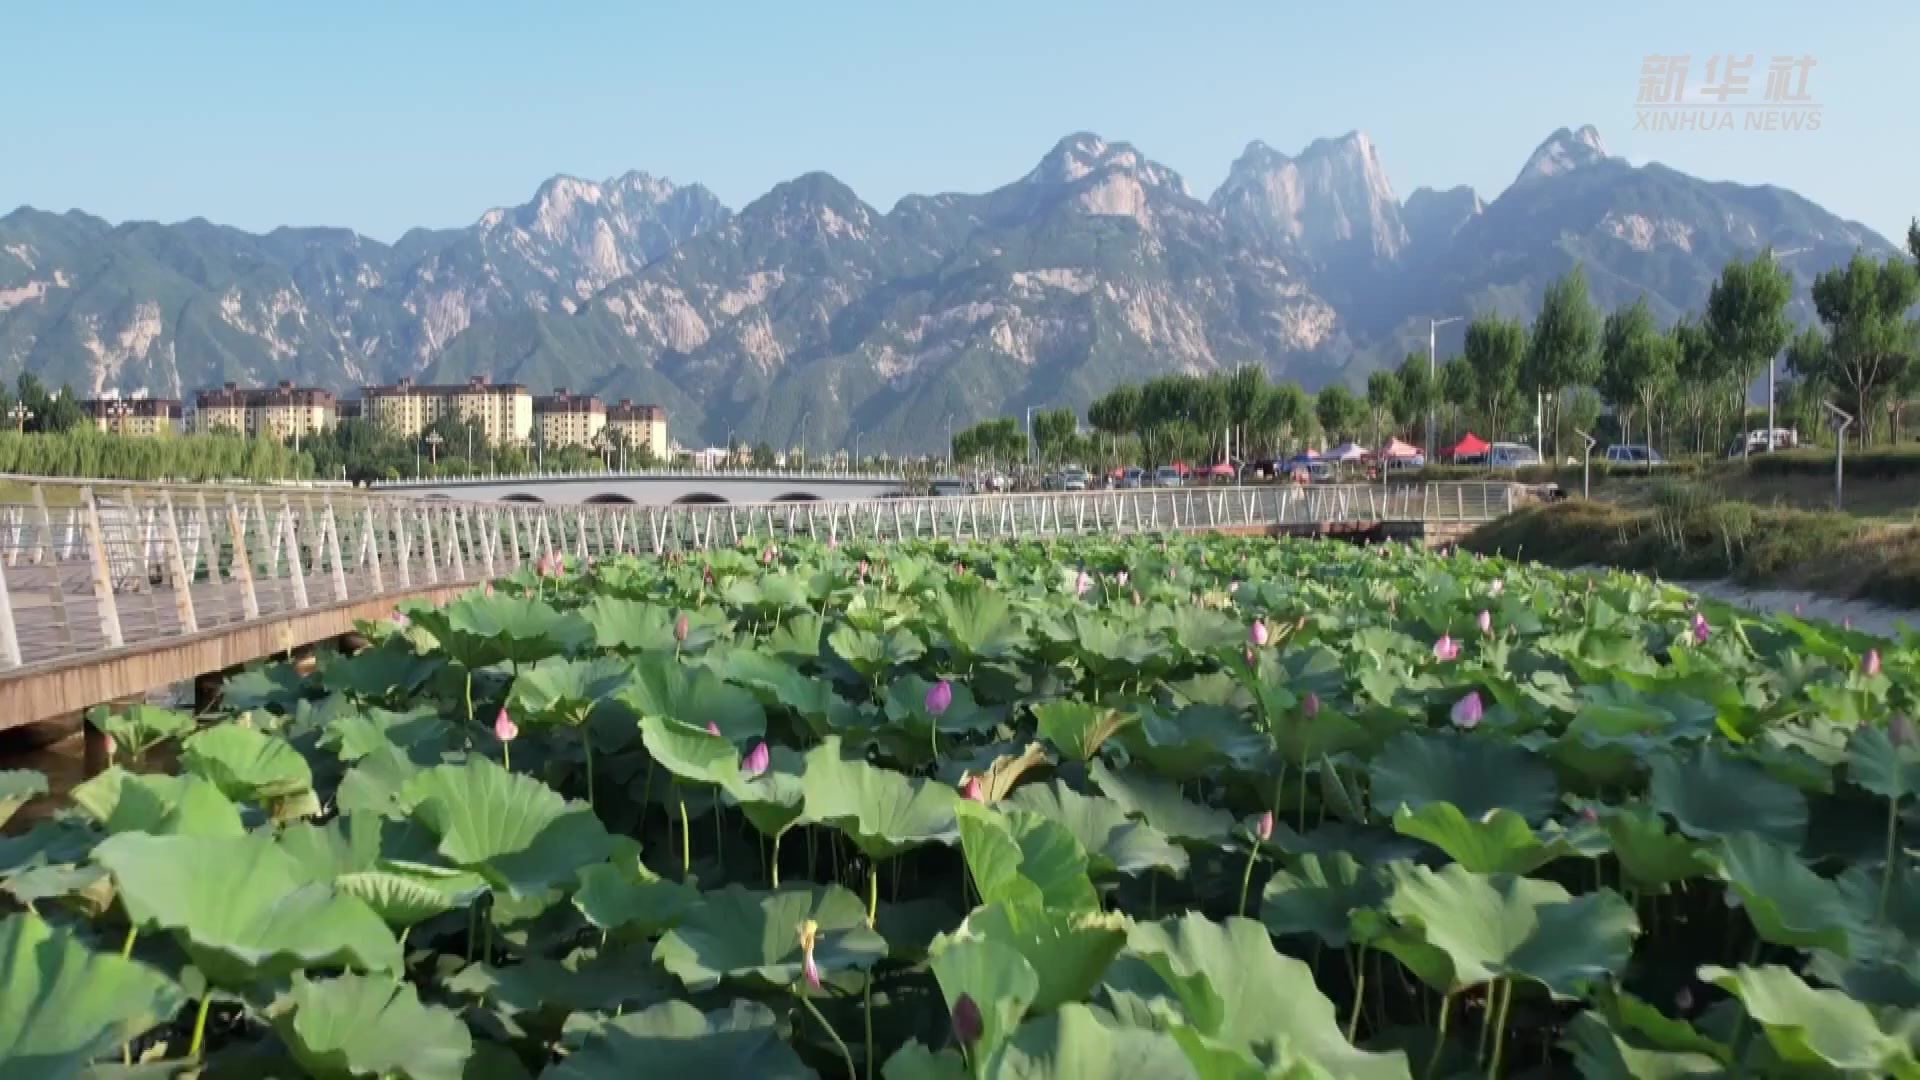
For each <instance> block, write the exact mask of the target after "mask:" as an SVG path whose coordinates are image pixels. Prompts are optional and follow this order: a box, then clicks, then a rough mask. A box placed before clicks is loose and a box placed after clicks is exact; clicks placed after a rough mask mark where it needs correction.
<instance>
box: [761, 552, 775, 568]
mask: <svg viewBox="0 0 1920 1080" xmlns="http://www.w3.org/2000/svg"><path fill="white" fill-rule="evenodd" d="M760 565H761V566H771V565H773V549H772V548H762V549H761V550H760Z"/></svg>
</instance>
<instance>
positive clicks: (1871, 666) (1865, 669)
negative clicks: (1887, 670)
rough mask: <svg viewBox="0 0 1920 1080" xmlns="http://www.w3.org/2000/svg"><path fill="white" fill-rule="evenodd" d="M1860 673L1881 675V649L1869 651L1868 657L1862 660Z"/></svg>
mask: <svg viewBox="0 0 1920 1080" xmlns="http://www.w3.org/2000/svg"><path fill="white" fill-rule="evenodd" d="M1860 673H1861V674H1862V675H1878V674H1880V650H1879V649H1868V650H1867V655H1865V656H1863V657H1861V658H1860Z"/></svg>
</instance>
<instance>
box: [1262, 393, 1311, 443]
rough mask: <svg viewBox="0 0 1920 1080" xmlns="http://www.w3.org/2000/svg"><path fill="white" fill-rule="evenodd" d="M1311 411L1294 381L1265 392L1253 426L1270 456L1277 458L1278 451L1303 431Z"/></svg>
mask: <svg viewBox="0 0 1920 1080" xmlns="http://www.w3.org/2000/svg"><path fill="white" fill-rule="evenodd" d="M1312 412H1313V409H1312V407H1311V406H1310V405H1309V404H1308V400H1307V392H1306V391H1305V390H1302V389H1301V388H1300V384H1299V383H1296V382H1284V383H1281V384H1279V385H1278V386H1275V387H1273V388H1272V389H1271V390H1270V391H1268V393H1267V396H1266V398H1265V399H1264V400H1262V401H1261V403H1260V412H1259V415H1257V416H1256V417H1255V418H1254V429H1255V430H1256V431H1258V432H1259V433H1260V434H1261V436H1263V437H1264V438H1265V439H1266V445H1267V448H1268V449H1269V450H1270V451H1272V452H1273V456H1275V457H1279V456H1280V451H1281V450H1283V449H1285V448H1286V446H1287V444H1288V443H1289V442H1291V441H1292V440H1294V439H1297V438H1300V437H1302V436H1304V435H1305V434H1306V428H1307V425H1308V423H1309V418H1310V417H1311V415H1312Z"/></svg>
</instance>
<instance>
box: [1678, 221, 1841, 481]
mask: <svg viewBox="0 0 1920 1080" xmlns="http://www.w3.org/2000/svg"><path fill="white" fill-rule="evenodd" d="M1812 250H1813V249H1812V248H1805V247H1797V248H1788V249H1787V250H1785V251H1775V250H1773V249H1772V248H1768V249H1767V257H1768V258H1769V259H1772V260H1773V261H1774V262H1775V263H1778V262H1779V261H1780V260H1781V259H1785V258H1790V257H1792V256H1794V255H1800V254H1803V253H1805V252H1808V251H1812ZM1779 367H1780V353H1779V351H1778V350H1776V351H1775V352H1774V354H1773V355H1772V356H1769V357H1767V452H1768V453H1772V452H1773V451H1774V449H1775V447H1774V445H1773V432H1774V428H1775V424H1774V420H1773V387H1774V383H1775V381H1776V379H1777V376H1776V375H1775V372H1776V371H1777V370H1778V369H1779ZM1740 392H1741V393H1742V394H1745V393H1746V391H1745V390H1742V391H1740ZM1740 401H1741V405H1740V411H1741V412H1742V413H1744V412H1746V408H1747V407H1746V398H1745V397H1742V398H1741V399H1740ZM1740 426H1741V427H1746V426H1747V425H1746V423H1745V422H1744V419H1743V421H1742V423H1741V424H1740ZM1648 442H1649V443H1651V442H1652V440H1651V439H1649V440H1648ZM1742 450H1743V451H1744V450H1745V447H1742ZM1743 456H1744V455H1743Z"/></svg>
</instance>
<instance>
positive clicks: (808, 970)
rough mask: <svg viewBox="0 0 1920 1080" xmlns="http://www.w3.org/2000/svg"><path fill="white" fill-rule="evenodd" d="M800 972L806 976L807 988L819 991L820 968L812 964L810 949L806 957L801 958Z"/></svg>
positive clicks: (811, 951)
mask: <svg viewBox="0 0 1920 1080" xmlns="http://www.w3.org/2000/svg"><path fill="white" fill-rule="evenodd" d="M800 970H801V972H802V973H803V974H805V975H806V977H807V985H808V986H811V987H813V988H814V989H815V990H818V989H820V966H819V965H818V964H815V963H814V962H813V950H812V949H808V950H807V953H806V956H804V957H803V958H801V961H800Z"/></svg>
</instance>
